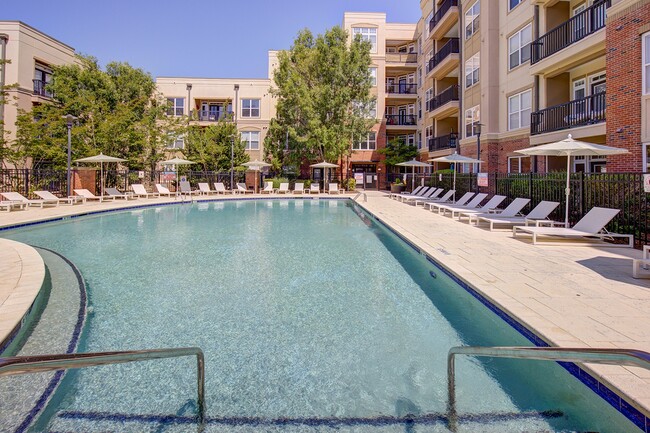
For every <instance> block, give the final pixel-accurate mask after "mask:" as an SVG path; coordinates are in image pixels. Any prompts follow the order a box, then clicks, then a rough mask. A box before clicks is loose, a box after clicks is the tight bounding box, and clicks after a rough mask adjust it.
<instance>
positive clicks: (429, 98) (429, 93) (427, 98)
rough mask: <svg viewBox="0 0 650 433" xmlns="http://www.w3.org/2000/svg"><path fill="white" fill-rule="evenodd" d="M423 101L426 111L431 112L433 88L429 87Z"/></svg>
mask: <svg viewBox="0 0 650 433" xmlns="http://www.w3.org/2000/svg"><path fill="white" fill-rule="evenodd" d="M424 100H425V101H426V104H427V111H431V101H432V100H433V87H429V88H428V89H427V91H426V92H425V93H424Z"/></svg>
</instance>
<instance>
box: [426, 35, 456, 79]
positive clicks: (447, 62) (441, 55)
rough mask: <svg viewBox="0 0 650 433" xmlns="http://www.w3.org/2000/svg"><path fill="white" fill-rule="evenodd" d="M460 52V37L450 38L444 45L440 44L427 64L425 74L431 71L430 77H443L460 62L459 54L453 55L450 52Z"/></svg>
mask: <svg viewBox="0 0 650 433" xmlns="http://www.w3.org/2000/svg"><path fill="white" fill-rule="evenodd" d="M459 53H460V39H459V38H451V39H449V41H447V43H446V44H445V45H443V46H442V48H440V49H439V50H438V52H437V53H435V54H434V55H433V56H432V57H431V59H429V63H428V64H427V74H429V73H432V77H433V78H434V79H436V80H439V79H441V78H444V77H446V76H447V74H449V73H450V72H451V71H453V70H454V69H456V68H457V67H458V63H459V62H460V55H457V56H453V55H452V54H459Z"/></svg>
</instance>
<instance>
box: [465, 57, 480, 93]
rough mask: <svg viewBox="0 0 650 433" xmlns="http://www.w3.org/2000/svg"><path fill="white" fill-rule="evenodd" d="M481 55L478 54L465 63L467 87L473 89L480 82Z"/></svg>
mask: <svg viewBox="0 0 650 433" xmlns="http://www.w3.org/2000/svg"><path fill="white" fill-rule="evenodd" d="M480 69H481V53H480V52H478V53H476V54H474V55H473V56H472V57H470V58H469V59H467V61H466V62H465V87H471V86H473V85H474V84H476V83H478V81H479V72H480Z"/></svg>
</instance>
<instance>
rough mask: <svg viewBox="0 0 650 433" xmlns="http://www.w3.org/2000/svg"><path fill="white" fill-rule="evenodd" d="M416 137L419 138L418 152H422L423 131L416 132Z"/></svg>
mask: <svg viewBox="0 0 650 433" xmlns="http://www.w3.org/2000/svg"><path fill="white" fill-rule="evenodd" d="M415 135H416V136H417V140H418V150H420V149H422V131H418V132H416V133H415Z"/></svg>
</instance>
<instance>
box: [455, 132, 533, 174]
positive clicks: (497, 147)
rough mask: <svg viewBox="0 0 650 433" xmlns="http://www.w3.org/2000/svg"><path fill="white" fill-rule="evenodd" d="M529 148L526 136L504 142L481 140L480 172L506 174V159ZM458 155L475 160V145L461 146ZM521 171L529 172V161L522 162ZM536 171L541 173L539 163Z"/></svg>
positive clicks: (528, 140)
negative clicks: (481, 162) (520, 150)
mask: <svg viewBox="0 0 650 433" xmlns="http://www.w3.org/2000/svg"><path fill="white" fill-rule="evenodd" d="M529 146H530V139H529V137H528V136H525V137H518V138H511V139H504V140H481V160H482V161H483V164H482V167H481V170H482V171H483V172H487V173H507V172H508V157H509V156H514V155H515V154H514V153H513V152H514V151H515V150H519V149H524V148H526V147H529ZM460 153H461V154H462V155H463V156H467V157H470V158H476V157H477V155H476V143H467V144H465V145H461V148H460ZM522 171H524V172H529V171H530V164H529V161H526V160H524V161H522ZM538 171H541V170H540V165H539V163H538Z"/></svg>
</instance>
